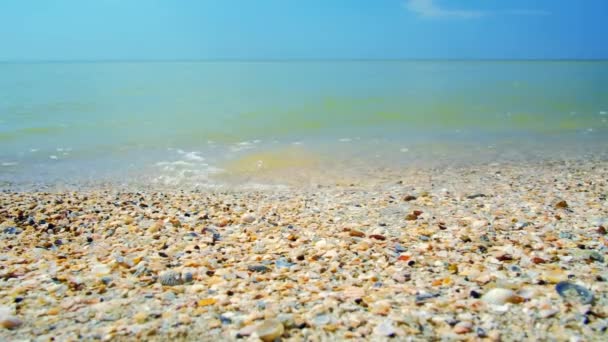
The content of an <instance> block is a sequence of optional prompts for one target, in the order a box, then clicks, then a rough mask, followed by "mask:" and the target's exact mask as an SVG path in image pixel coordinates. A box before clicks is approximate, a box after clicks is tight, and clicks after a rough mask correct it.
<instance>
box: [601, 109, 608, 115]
mask: <svg viewBox="0 0 608 342" xmlns="http://www.w3.org/2000/svg"><path fill="white" fill-rule="evenodd" d="M600 115H608V112H606V111H604V110H600Z"/></svg>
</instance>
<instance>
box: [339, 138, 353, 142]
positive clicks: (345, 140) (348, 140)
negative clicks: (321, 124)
mask: <svg viewBox="0 0 608 342" xmlns="http://www.w3.org/2000/svg"><path fill="white" fill-rule="evenodd" d="M338 141H339V142H351V141H353V139H351V138H342V139H340V140H338Z"/></svg>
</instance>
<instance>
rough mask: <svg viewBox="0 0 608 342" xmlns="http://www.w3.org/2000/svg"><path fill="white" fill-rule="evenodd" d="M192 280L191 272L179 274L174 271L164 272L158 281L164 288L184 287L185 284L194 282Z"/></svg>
mask: <svg viewBox="0 0 608 342" xmlns="http://www.w3.org/2000/svg"><path fill="white" fill-rule="evenodd" d="M192 279H193V277H192V273H190V272H184V273H179V272H176V271H173V270H171V271H165V272H162V273H161V274H160V275H159V276H158V280H159V281H160V283H161V284H162V285H164V286H177V285H182V284H185V283H189V282H192Z"/></svg>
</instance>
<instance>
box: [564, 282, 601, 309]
mask: <svg viewBox="0 0 608 342" xmlns="http://www.w3.org/2000/svg"><path fill="white" fill-rule="evenodd" d="M555 291H557V293H558V294H559V295H560V296H562V297H563V298H564V299H566V300H576V301H579V302H580V303H582V304H591V303H593V293H591V291H589V290H587V289H586V288H584V287H582V286H580V285H576V284H572V283H570V282H567V281H562V282H559V283H557V285H555Z"/></svg>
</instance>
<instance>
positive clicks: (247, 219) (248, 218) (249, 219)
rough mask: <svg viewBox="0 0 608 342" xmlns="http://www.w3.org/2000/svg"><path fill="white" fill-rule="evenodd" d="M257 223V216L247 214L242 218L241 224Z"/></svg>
mask: <svg viewBox="0 0 608 342" xmlns="http://www.w3.org/2000/svg"><path fill="white" fill-rule="evenodd" d="M254 221H255V215H253V214H252V213H246V214H244V215H243V216H241V222H243V223H253V222H254Z"/></svg>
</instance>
